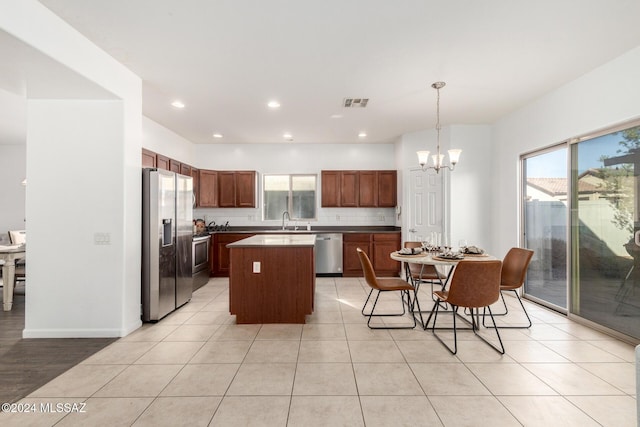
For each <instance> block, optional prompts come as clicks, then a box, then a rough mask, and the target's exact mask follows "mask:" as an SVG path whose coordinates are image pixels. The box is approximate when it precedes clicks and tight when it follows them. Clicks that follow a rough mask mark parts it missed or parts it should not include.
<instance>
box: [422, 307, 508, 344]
mask: <svg viewBox="0 0 640 427" xmlns="http://www.w3.org/2000/svg"><path fill="white" fill-rule="evenodd" d="M439 307H440V305H439V304H438V302H436V303H435V304H434V307H433V312H432V314H431V315H429V318H428V319H427V323H426V324H425V327H424V329H427V327H428V325H429V322H430V321H431V318H432V317H433V324H432V325H431V332H432V333H433V335H434V336H435V337H436V339H437V340H438V341H440V343H442V345H444V346H445V347H446V348H447V350H449V351H450V352H451V354H456V353H457V352H458V329H465V330H472V331H473V333H474V334H475V335H476V336H477V337H478V338H480V339H481V340H482V341H484V342H485V343H487V344H488V345H489V346H490V347H491V348H493V349H494V350H496V351H497V352H498V353H500V354H504V353H505V350H504V344H503V343H502V338H501V337H500V332H499V331H498V327H497V326H496V321H495V319H494V318H493V313H492V312H491V307H485V310H489V317H491V320H492V322H493V328H494V330H495V331H496V336H497V337H498V342H499V343H500V347H498V346H496V345H494V344H493V343H491V342H490V341H488V340H487V339H486V338H485V337H483V336H481V335H480V334H478V331H479V329H480V317H482V322H483V323H484V318H485V312H484V310H483V313H482V315H480V310H479V309H478V308H476V309H475V310H474V309H471V322H470V324H471V328H458V326H457V324H456V317H457V314H458V307H456V306H453V305H452V310H451V313H452V315H453V328H448V327H447V328H436V322H437V319H438V311H439V310H438V309H439ZM436 329H443V330H453V348H451V346H450V345H448V344H447V343H446V342H444V340H443V339H442V338H441V337H440V336H438V334H436Z"/></svg>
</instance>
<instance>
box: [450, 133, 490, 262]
mask: <svg viewBox="0 0 640 427" xmlns="http://www.w3.org/2000/svg"><path fill="white" fill-rule="evenodd" d="M450 138H451V140H450V143H449V144H450V146H451V148H459V149H461V150H462V155H461V156H460V162H459V163H458V165H457V166H456V169H455V171H453V172H451V173H450V175H449V177H450V179H449V184H450V186H449V188H450V195H449V209H450V222H449V226H450V233H451V239H450V240H449V241H450V242H451V245H452V246H453V247H456V246H457V245H458V242H459V241H460V240H466V241H467V244H469V245H477V246H480V247H482V248H484V249H485V250H487V251H488V252H490V253H493V251H494V248H493V246H492V235H491V228H490V224H491V215H492V211H493V210H494V209H495V206H494V204H493V197H494V194H493V193H494V192H493V189H492V187H491V182H492V180H491V176H492V175H493V169H494V165H493V162H492V158H491V127H490V126H483V125H478V126H451V130H450Z"/></svg>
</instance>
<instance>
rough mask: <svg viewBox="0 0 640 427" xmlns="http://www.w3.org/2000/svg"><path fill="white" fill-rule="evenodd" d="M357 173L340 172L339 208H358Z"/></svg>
mask: <svg viewBox="0 0 640 427" xmlns="http://www.w3.org/2000/svg"><path fill="white" fill-rule="evenodd" d="M358 178H359V173H358V171H342V172H340V206H343V207H346V208H355V207H357V206H358V203H359V202H358V194H359V191H358V188H359V184H358V182H359V179H358Z"/></svg>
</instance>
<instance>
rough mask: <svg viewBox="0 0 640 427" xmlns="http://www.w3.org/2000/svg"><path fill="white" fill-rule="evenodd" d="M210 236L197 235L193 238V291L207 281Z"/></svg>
mask: <svg viewBox="0 0 640 427" xmlns="http://www.w3.org/2000/svg"><path fill="white" fill-rule="evenodd" d="M210 247H211V236H210V235H209V234H208V233H207V234H198V235H194V236H193V244H192V252H191V260H192V263H193V264H192V271H193V290H194V291H195V290H196V289H198V288H200V287H202V286H204V285H206V284H207V282H208V281H209V252H210V251H209V248H210Z"/></svg>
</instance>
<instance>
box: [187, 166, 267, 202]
mask: <svg viewBox="0 0 640 427" xmlns="http://www.w3.org/2000/svg"><path fill="white" fill-rule="evenodd" d="M199 186H200V191H199V196H200V200H199V204H198V206H200V207H209V208H255V207H256V172H255V171H211V170H204V169H201V170H200V183H199Z"/></svg>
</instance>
